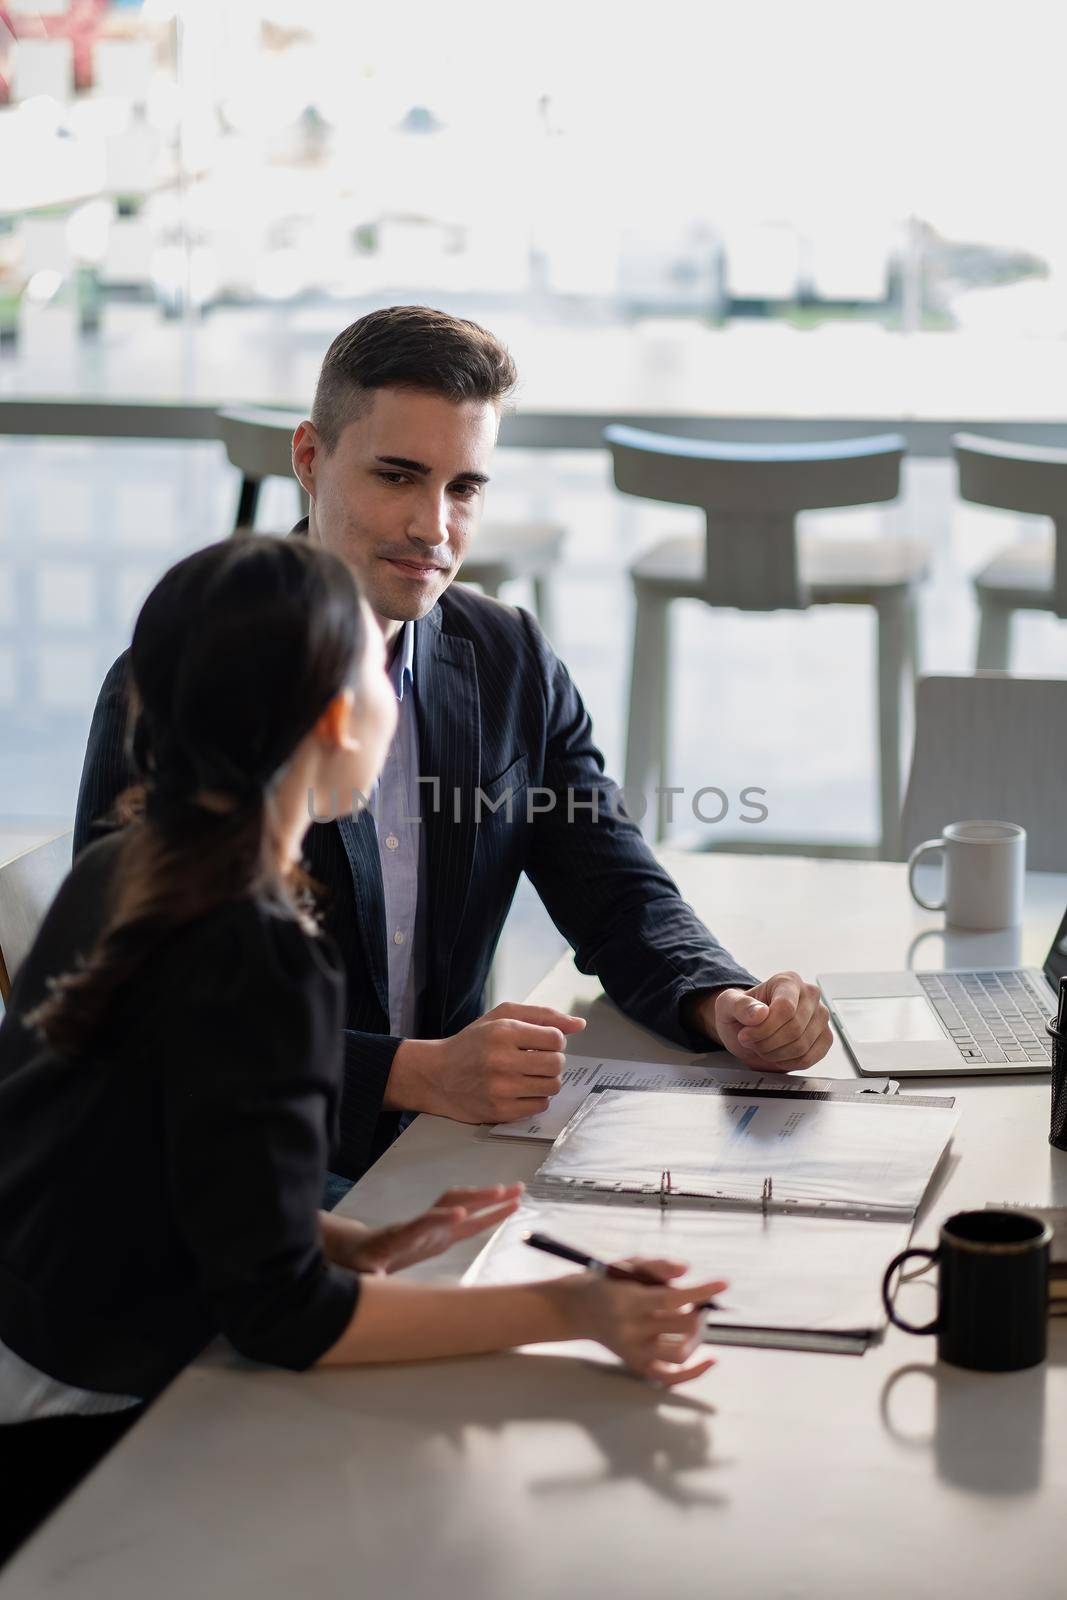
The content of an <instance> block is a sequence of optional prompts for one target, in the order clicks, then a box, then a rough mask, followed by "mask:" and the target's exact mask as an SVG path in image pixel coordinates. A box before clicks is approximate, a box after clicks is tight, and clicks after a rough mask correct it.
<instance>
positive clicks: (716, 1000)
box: [683, 972, 833, 1072]
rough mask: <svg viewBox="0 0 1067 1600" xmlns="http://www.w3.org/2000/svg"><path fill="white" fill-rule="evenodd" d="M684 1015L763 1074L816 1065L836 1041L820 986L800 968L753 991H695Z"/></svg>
mask: <svg viewBox="0 0 1067 1600" xmlns="http://www.w3.org/2000/svg"><path fill="white" fill-rule="evenodd" d="M683 1014H684V1020H685V1022H686V1023H687V1025H688V1026H689V1027H691V1028H694V1029H695V1030H696V1031H698V1032H701V1033H706V1034H707V1035H708V1036H709V1037H710V1038H711V1039H714V1040H715V1041H716V1042H717V1043H718V1044H721V1045H722V1047H723V1049H724V1050H729V1052H730V1054H731V1055H733V1056H736V1057H737V1058H738V1060H739V1061H743V1062H744V1063H745V1065H746V1066H747V1067H758V1068H759V1069H760V1070H761V1071H763V1072H798V1071H802V1070H803V1069H804V1068H806V1067H812V1066H814V1065H815V1063H816V1061H821V1060H822V1058H823V1056H824V1055H825V1054H826V1052H827V1051H828V1050H829V1048H830V1046H831V1044H832V1043H833V1035H832V1034H831V1032H830V1013H829V1012H828V1011H827V1009H826V1007H825V1006H824V1005H823V1002H822V996H821V994H820V992H819V986H818V984H815V983H805V982H804V979H803V978H802V977H801V976H800V975H799V973H796V972H776V973H775V974H774V976H773V977H770V978H766V979H765V980H764V981H763V983H757V984H756V986H755V987H754V988H752V989H714V990H711V991H710V992H708V993H706V994H703V995H692V996H690V998H689V1002H688V1003H687V1005H686V1007H685V1010H684V1013H683Z"/></svg>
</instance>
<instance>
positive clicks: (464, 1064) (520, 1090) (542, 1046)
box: [385, 1001, 585, 1122]
mask: <svg viewBox="0 0 1067 1600" xmlns="http://www.w3.org/2000/svg"><path fill="white" fill-rule="evenodd" d="M584 1027H585V1021H584V1019H583V1018H582V1017H571V1016H568V1015H567V1013H566V1012H564V1011H553V1010H551V1008H550V1007H548V1006H525V1005H517V1004H513V1003H512V1002H510V1001H506V1002H504V1004H502V1005H499V1006H495V1007H494V1008H493V1010H492V1011H489V1012H487V1013H486V1015H485V1016H484V1017H479V1018H478V1019H477V1021H476V1022H472V1023H470V1025H469V1026H468V1027H466V1028H464V1029H462V1031H461V1032H459V1033H456V1034H453V1035H452V1037H451V1038H450V1039H405V1040H404V1041H403V1043H402V1044H401V1045H400V1047H399V1048H398V1050H397V1052H396V1055H395V1056H394V1057H393V1067H392V1071H391V1072H390V1074H389V1083H388V1086H387V1088H386V1092H385V1104H386V1105H387V1106H392V1107H394V1108H397V1109H402V1110H404V1111H429V1112H432V1113H433V1114H434V1115H436V1116H439V1117H451V1118H453V1120H454V1121H456V1122H517V1121H518V1120H519V1118H520V1117H532V1116H536V1114H537V1113H538V1112H539V1111H547V1109H548V1105H549V1101H550V1100H551V1098H552V1096H553V1095H554V1094H556V1093H557V1092H558V1090H559V1086H560V1076H561V1074H562V1072H563V1063H564V1059H565V1057H564V1054H563V1051H564V1048H565V1046H566V1035H567V1034H571V1033H580V1032H581V1030H582V1029H583V1028H584Z"/></svg>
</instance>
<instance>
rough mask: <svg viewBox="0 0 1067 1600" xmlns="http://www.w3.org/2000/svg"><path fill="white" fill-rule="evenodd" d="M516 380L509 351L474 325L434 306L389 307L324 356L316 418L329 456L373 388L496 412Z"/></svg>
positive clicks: (351, 330) (342, 336)
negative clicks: (480, 404)
mask: <svg viewBox="0 0 1067 1600" xmlns="http://www.w3.org/2000/svg"><path fill="white" fill-rule="evenodd" d="M516 377H517V374H516V372H515V363H514V362H513V361H512V359H511V356H510V355H509V354H508V352H507V350H505V348H504V346H503V345H502V344H501V343H500V341H499V339H496V338H494V336H493V335H492V334H491V333H488V332H487V331H486V329H485V328H480V327H479V326H478V324H477V323H476V322H467V321H465V320H464V319H463V318H462V317H452V316H449V315H448V313H447V312H445V311H434V310H432V309H431V308H430V307H429V306H386V307H385V308H383V309H382V310H380V311H370V312H368V313H367V315H366V316H365V317H360V318H359V320H358V321H357V322H353V323H351V324H350V326H349V327H347V328H345V330H344V332H343V333H339V334H338V335H337V338H336V339H335V340H334V341H333V344H331V346H330V348H329V349H328V350H327V352H326V356H325V359H324V360H323V363H322V371H321V372H320V373H319V381H318V384H317V386H316V389H315V401H314V404H313V405H312V407H311V420H312V422H313V423H314V424H315V428H316V430H317V432H318V434H319V437H320V438H321V440H322V442H323V444H324V445H325V447H326V449H327V451H331V450H333V449H335V447H336V445H337V441H338V439H339V438H340V437H341V434H342V433H343V432H344V430H345V428H346V427H347V426H348V424H349V423H350V422H353V421H354V420H355V419H356V418H357V417H358V416H359V414H360V411H361V410H362V408H363V406H364V405H365V403H366V400H367V396H368V394H370V392H371V391H372V390H374V389H417V390H421V391H422V392H423V393H424V394H439V395H443V396H444V398H445V399H446V400H452V401H454V402H456V403H457V404H459V403H460V402H461V401H463V400H485V401H488V402H489V403H490V404H492V405H495V406H497V407H499V406H501V405H502V404H503V402H504V401H505V400H506V399H507V397H508V395H509V394H510V392H511V390H512V389H513V388H514V387H515V382H516Z"/></svg>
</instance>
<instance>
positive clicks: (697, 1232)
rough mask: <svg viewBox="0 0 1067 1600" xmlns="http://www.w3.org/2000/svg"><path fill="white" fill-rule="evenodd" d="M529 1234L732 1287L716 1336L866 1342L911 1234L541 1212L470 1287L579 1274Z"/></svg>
mask: <svg viewBox="0 0 1067 1600" xmlns="http://www.w3.org/2000/svg"><path fill="white" fill-rule="evenodd" d="M531 1229H539V1230H540V1231H541V1232H543V1233H547V1234H549V1235H550V1236H551V1237H552V1238H555V1239H560V1240H562V1241H563V1242H564V1243H565V1244H569V1245H573V1246H574V1247H575V1248H576V1249H579V1250H584V1251H585V1252H586V1253H587V1254H588V1255H592V1256H596V1257H598V1258H599V1259H601V1260H607V1261H612V1260H616V1261H617V1260H621V1259H625V1258H627V1257H629V1256H634V1255H638V1256H652V1257H655V1256H667V1257H670V1258H674V1259H677V1260H679V1261H686V1262H688V1264H689V1268H690V1273H689V1277H690V1281H692V1282H699V1281H702V1280H706V1279H709V1278H725V1279H726V1281H727V1283H728V1284H729V1288H728V1289H725V1290H723V1292H722V1294H721V1295H720V1296H719V1298H720V1300H721V1302H722V1304H723V1307H724V1309H723V1310H722V1311H719V1312H709V1313H708V1321H709V1326H711V1327H712V1328H714V1326H717V1325H718V1326H722V1327H724V1328H725V1327H739V1326H740V1327H749V1328H795V1329H805V1330H811V1331H816V1332H823V1333H831V1332H841V1333H861V1334H865V1333H870V1332H874V1331H876V1330H877V1329H879V1328H881V1327H882V1326H883V1325H884V1322H885V1314H884V1312H883V1309H882V1299H881V1283H882V1274H883V1272H884V1271H885V1268H886V1266H887V1265H888V1264H889V1262H890V1260H891V1259H892V1257H893V1256H894V1255H895V1254H896V1252H897V1251H898V1250H903V1249H904V1248H905V1246H906V1245H907V1242H908V1237H909V1234H910V1232H911V1229H910V1224H908V1223H901V1222H882V1221H876V1222H868V1221H856V1220H847V1219H844V1218H839V1217H833V1216H822V1217H817V1218H813V1217H803V1216H785V1217H783V1216H770V1217H767V1218H766V1219H764V1218H763V1217H762V1216H761V1215H760V1214H759V1213H758V1212H756V1213H753V1212H708V1211H700V1212H698V1211H693V1210H685V1209H682V1208H680V1207H673V1208H671V1209H670V1210H668V1211H660V1210H659V1209H658V1208H655V1209H650V1208H646V1207H641V1206H622V1205H610V1204H609V1205H595V1204H591V1203H590V1204H582V1205H567V1204H561V1205H551V1204H534V1205H527V1206H524V1207H523V1208H522V1210H521V1211H519V1212H518V1213H517V1214H516V1215H515V1216H514V1217H512V1218H511V1219H510V1220H509V1221H508V1222H506V1223H504V1225H503V1226H502V1227H501V1228H500V1229H498V1231H497V1233H496V1234H495V1235H494V1236H493V1238H492V1239H491V1240H490V1242H489V1244H488V1245H487V1246H486V1248H485V1249H484V1250H483V1251H482V1253H481V1255H480V1256H479V1257H478V1259H477V1260H476V1261H475V1263H474V1265H473V1266H472V1267H471V1269H470V1271H469V1272H468V1274H467V1281H468V1282H474V1281H476V1282H478V1283H518V1282H529V1281H530V1280H531V1279H536V1280H541V1279H545V1278H555V1277H559V1276H560V1275H561V1274H562V1273H565V1272H571V1271H578V1270H580V1269H579V1268H576V1267H575V1268H572V1267H570V1266H569V1265H568V1264H567V1263H566V1262H564V1261H559V1260H557V1259H556V1258H555V1257H554V1256H548V1255H544V1254H542V1252H541V1251H539V1250H532V1249H530V1247H529V1246H528V1245H525V1244H523V1242H522V1241H523V1235H524V1234H525V1233H526V1232H527V1231H529V1230H531ZM752 1342H755V1343H758V1342H759V1340H758V1339H754V1340H753V1341H752Z"/></svg>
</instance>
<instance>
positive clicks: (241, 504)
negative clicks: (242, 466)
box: [233, 477, 261, 533]
mask: <svg viewBox="0 0 1067 1600" xmlns="http://www.w3.org/2000/svg"><path fill="white" fill-rule="evenodd" d="M260 487H261V485H260V480H259V479H258V478H247V477H246V478H242V479H241V493H240V496H239V497H238V500H237V520H236V522H235V523H234V525H233V531H234V533H240V532H241V530H242V529H245V530H246V531H247V530H248V529H250V528H252V527H254V525H255V521H256V507H257V506H258V505H259V491H260Z"/></svg>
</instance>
